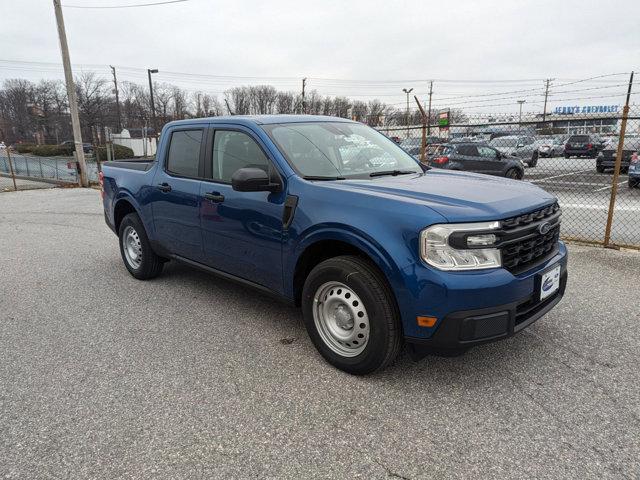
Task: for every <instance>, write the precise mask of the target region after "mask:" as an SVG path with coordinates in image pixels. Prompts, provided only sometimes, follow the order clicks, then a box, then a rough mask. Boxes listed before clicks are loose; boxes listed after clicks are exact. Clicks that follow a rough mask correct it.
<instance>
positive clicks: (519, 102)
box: [518, 100, 526, 128]
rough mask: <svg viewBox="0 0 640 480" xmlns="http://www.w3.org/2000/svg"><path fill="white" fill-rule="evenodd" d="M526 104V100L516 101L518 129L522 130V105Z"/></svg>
mask: <svg viewBox="0 0 640 480" xmlns="http://www.w3.org/2000/svg"><path fill="white" fill-rule="evenodd" d="M524 102H526V100H518V104H519V105H520V114H519V116H518V128H522V125H521V124H522V104H523V103H524Z"/></svg>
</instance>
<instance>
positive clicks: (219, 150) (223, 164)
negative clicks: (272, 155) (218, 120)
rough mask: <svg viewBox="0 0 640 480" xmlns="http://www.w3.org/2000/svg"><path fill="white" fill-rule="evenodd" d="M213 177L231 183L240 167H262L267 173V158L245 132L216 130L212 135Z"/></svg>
mask: <svg viewBox="0 0 640 480" xmlns="http://www.w3.org/2000/svg"><path fill="white" fill-rule="evenodd" d="M211 160H212V162H213V165H212V167H213V168H212V172H213V179H214V180H218V181H220V182H224V183H231V177H232V176H233V174H234V173H235V172H236V171H237V170H239V169H241V168H262V169H263V170H264V171H265V172H267V174H268V173H269V160H268V159H267V157H266V156H265V154H264V153H263V151H262V149H261V148H260V147H259V146H258V144H257V143H256V142H255V141H254V140H253V139H252V138H251V137H250V136H249V135H247V134H246V133H242V132H235V131H230V130H216V132H215V134H214V136H213V158H212V159H211Z"/></svg>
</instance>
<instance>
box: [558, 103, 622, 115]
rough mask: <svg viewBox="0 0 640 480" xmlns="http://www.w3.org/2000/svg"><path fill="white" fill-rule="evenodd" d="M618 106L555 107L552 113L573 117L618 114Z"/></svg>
mask: <svg viewBox="0 0 640 480" xmlns="http://www.w3.org/2000/svg"><path fill="white" fill-rule="evenodd" d="M618 110H620V106H619V105H585V106H582V107H581V106H578V105H576V106H571V107H556V108H555V110H554V111H553V113H555V114H558V115H573V114H575V113H618Z"/></svg>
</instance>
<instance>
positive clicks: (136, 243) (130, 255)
mask: <svg viewBox="0 0 640 480" xmlns="http://www.w3.org/2000/svg"><path fill="white" fill-rule="evenodd" d="M118 237H119V238H120V254H121V255H122V260H123V261H124V266H125V267H127V270H129V273H130V274H131V275H133V276H134V277H136V278H137V279H138V280H148V279H150V278H154V277H157V276H158V275H160V272H162V267H163V265H164V262H163V259H162V258H161V257H159V256H158V255H156V253H155V252H154V251H153V250H152V248H151V244H150V243H149V238H148V237H147V232H146V231H145V229H144V225H142V220H140V217H139V216H138V214H137V213H130V214H128V215H127V216H126V217H124V218H123V219H122V222H121V223H120V228H119V230H118Z"/></svg>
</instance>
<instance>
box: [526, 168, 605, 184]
mask: <svg viewBox="0 0 640 480" xmlns="http://www.w3.org/2000/svg"><path fill="white" fill-rule="evenodd" d="M592 170H593V169H592V168H590V169H588V170H578V171H577V172H569V173H562V174H560V175H553V176H551V177H544V178H541V179H539V180H531V183H535V182H546V181H547V180H551V179H553V178H560V177H568V176H569V175H575V174H577V173H586V172H591V171H592Z"/></svg>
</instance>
